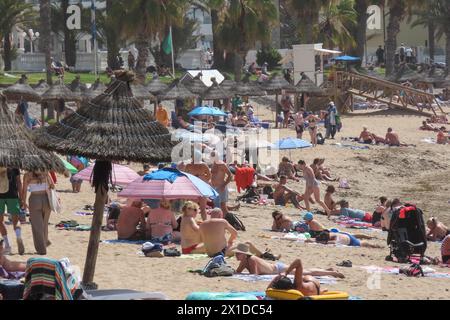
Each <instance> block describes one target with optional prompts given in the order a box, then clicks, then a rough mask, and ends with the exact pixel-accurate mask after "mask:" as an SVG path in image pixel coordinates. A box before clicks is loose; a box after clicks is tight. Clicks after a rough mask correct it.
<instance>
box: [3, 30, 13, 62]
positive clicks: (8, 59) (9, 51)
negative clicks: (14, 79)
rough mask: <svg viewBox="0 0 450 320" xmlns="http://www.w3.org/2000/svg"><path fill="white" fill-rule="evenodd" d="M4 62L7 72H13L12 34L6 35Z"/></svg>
mask: <svg viewBox="0 0 450 320" xmlns="http://www.w3.org/2000/svg"><path fill="white" fill-rule="evenodd" d="M3 60H4V63H5V71H11V68H12V61H11V60H12V48H11V33H9V32H7V33H5V37H4V42H3Z"/></svg>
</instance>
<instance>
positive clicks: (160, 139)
mask: <svg viewBox="0 0 450 320" xmlns="http://www.w3.org/2000/svg"><path fill="white" fill-rule="evenodd" d="M133 80H134V74H133V73H130V72H127V71H116V80H115V81H114V82H113V83H112V84H111V85H109V87H108V89H107V90H106V91H105V92H104V93H103V94H101V95H100V96H98V97H96V98H95V99H93V100H92V101H90V102H85V103H83V104H82V105H81V107H80V108H79V109H78V110H77V112H75V113H74V114H72V115H70V116H68V117H67V118H65V119H64V120H62V121H60V122H59V123H57V124H55V125H53V126H51V127H47V128H42V129H40V130H39V131H38V132H37V135H36V136H37V143H38V145H39V146H41V147H44V148H46V149H49V150H53V151H57V152H59V153H63V154H68V155H80V156H84V157H87V158H91V159H97V161H96V163H95V167H94V172H93V180H92V185H93V186H94V187H95V191H96V200H95V213H94V218H93V220H92V229H91V234H90V239H89V247H88V252H87V257H86V264H85V268H84V275H83V282H84V284H85V285H89V284H92V281H93V278H94V273H95V264H96V259H97V252H98V244H99V239H100V228H101V225H102V218H103V209H104V205H105V201H106V199H107V196H108V195H107V192H108V182H111V183H114V181H113V180H114V177H113V176H112V164H111V161H136V162H153V163H156V162H160V161H170V158H171V152H172V149H173V146H174V144H173V143H172V141H171V135H170V133H169V131H168V130H167V128H165V127H164V126H162V125H161V124H160V123H158V122H153V121H151V120H150V119H151V114H150V112H148V111H147V110H145V109H144V107H143V105H142V104H141V103H140V102H139V100H137V99H136V98H135V97H133V94H132V91H131V89H130V83H131V82H132V81H133Z"/></svg>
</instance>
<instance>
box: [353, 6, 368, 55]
mask: <svg viewBox="0 0 450 320" xmlns="http://www.w3.org/2000/svg"><path fill="white" fill-rule="evenodd" d="M355 10H356V12H357V13H358V17H357V27H356V44H357V46H356V55H357V56H358V57H360V58H361V61H362V60H363V58H364V51H365V47H366V33H367V18H368V15H367V1H366V0H356V2H355Z"/></svg>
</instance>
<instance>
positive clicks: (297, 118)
mask: <svg viewBox="0 0 450 320" xmlns="http://www.w3.org/2000/svg"><path fill="white" fill-rule="evenodd" d="M293 118H294V123H295V132H297V139H302V137H303V132H304V131H305V119H304V118H303V111H301V110H300V111H298V112H297V113H296V114H294V116H293Z"/></svg>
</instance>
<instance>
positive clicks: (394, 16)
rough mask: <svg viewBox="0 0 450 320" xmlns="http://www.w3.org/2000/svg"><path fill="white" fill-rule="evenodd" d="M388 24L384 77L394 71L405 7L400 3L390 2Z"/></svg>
mask: <svg viewBox="0 0 450 320" xmlns="http://www.w3.org/2000/svg"><path fill="white" fill-rule="evenodd" d="M389 7H390V15H389V24H388V26H387V35H386V75H391V74H392V73H393V72H394V70H395V51H396V50H397V35H398V33H399V32H400V23H401V21H402V19H403V16H404V14H405V6H404V3H403V0H402V1H390V2H389Z"/></svg>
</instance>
